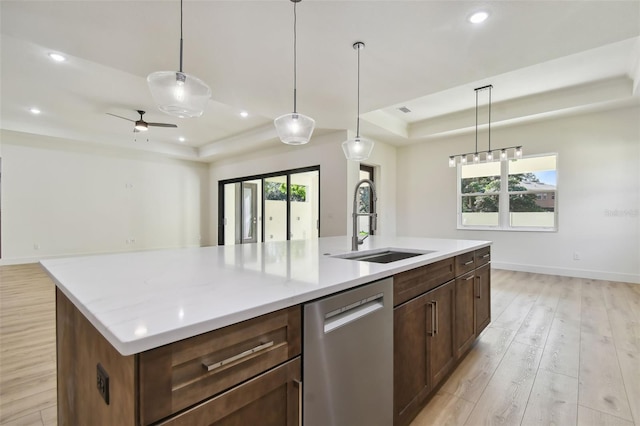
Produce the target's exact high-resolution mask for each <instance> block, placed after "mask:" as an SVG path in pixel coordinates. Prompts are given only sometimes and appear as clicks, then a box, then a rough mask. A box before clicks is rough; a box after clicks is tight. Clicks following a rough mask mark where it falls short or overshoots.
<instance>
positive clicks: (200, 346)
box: [138, 306, 301, 425]
mask: <svg viewBox="0 0 640 426" xmlns="http://www.w3.org/2000/svg"><path fill="white" fill-rule="evenodd" d="M300 309H301V308H300V306H295V307H291V308H287V309H282V310H280V311H277V312H273V313H271V314H267V315H263V316H260V317H257V318H254V319H251V320H248V321H244V322H241V323H238V324H234V325H231V326H228V327H225V328H221V329H219V330H215V331H212V332H209V333H205V334H201V335H199V336H195V337H192V338H189V339H185V340H182V341H179V342H176V343H172V344H169V345H166V346H163V347H160V348H157V349H153V350H150V351H147V352H143V353H141V354H140V355H139V361H138V362H139V377H140V423H141V424H142V425H147V424H150V423H153V422H155V421H158V420H160V419H162V418H164V417H167V416H169V415H171V414H173V413H175V412H177V411H179V410H182V409H184V408H187V407H190V406H192V405H194V404H197V403H198V402H200V401H202V400H204V399H206V398H210V397H211V396H214V395H216V394H219V393H220V392H223V391H225V390H227V389H229V388H231V387H232V386H235V385H237V384H238V383H241V382H243V381H245V380H247V379H250V378H251V377H254V376H257V375H258V374H260V373H262V372H264V371H266V370H268V369H270V368H272V367H274V366H276V365H278V364H281V363H283V362H285V361H287V360H288V359H291V358H293V357H295V356H297V355H299V354H300V349H301V311H300Z"/></svg>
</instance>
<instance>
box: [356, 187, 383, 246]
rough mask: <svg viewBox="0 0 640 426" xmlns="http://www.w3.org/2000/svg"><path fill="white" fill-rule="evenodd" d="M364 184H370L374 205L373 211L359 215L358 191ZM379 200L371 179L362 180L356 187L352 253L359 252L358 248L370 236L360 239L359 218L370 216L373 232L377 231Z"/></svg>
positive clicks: (372, 205)
mask: <svg viewBox="0 0 640 426" xmlns="http://www.w3.org/2000/svg"><path fill="white" fill-rule="evenodd" d="M364 183H368V184H369V188H370V191H371V198H372V200H373V203H372V204H371V207H372V208H371V210H372V211H370V212H369V213H358V189H359V188H360V186H361V185H362V184H364ZM377 200H378V197H377V196H376V187H375V185H374V184H373V182H372V181H371V180H369V179H362V180H361V181H360V182H358V184H357V185H356V189H355V191H354V194H353V215H352V216H353V237H352V238H351V250H352V251H358V246H359V245H360V244H362V243H363V242H364V240H365V239H366V238H367V237H368V235H365V236H364V237H363V238H362V239H360V238H358V217H359V216H368V217H370V218H372V221H371V230H372V231H375V230H376V225H377V224H376V222H377V220H378V213H376V201H377Z"/></svg>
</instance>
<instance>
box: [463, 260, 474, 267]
mask: <svg viewBox="0 0 640 426" xmlns="http://www.w3.org/2000/svg"><path fill="white" fill-rule="evenodd" d="M472 263H473V259H471V260H470V261H468V262H464V266H468V265H471V264H472Z"/></svg>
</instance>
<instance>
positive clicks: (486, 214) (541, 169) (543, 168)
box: [458, 154, 557, 231]
mask: <svg viewBox="0 0 640 426" xmlns="http://www.w3.org/2000/svg"><path fill="white" fill-rule="evenodd" d="M556 163H557V155H556V154H545V155H541V156H535V157H534V156H532V157H526V158H522V159H517V160H516V159H514V160H509V161H502V162H493V163H481V164H467V165H459V166H458V173H459V175H458V176H459V179H458V181H459V185H458V228H459V229H492V230H523V231H554V230H556V229H557V197H556V195H557V184H556V181H557V177H556Z"/></svg>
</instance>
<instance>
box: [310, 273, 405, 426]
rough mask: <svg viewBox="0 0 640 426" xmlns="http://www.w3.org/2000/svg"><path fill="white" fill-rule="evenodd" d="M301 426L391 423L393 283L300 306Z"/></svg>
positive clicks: (388, 281)
mask: <svg viewBox="0 0 640 426" xmlns="http://www.w3.org/2000/svg"><path fill="white" fill-rule="evenodd" d="M303 336H304V337H303V343H304V349H303V361H302V362H303V378H302V380H303V383H304V388H303V420H304V421H303V424H304V426H390V425H392V424H393V278H387V279H384V280H381V281H376V282H373V283H371V284H367V285H364V286H362V287H357V288H355V289H353V290H348V291H345V292H343V293H339V294H337V295H333V296H329V297H327V298H324V299H320V300H318V301H316V302H312V303H307V304H305V305H304V335H303Z"/></svg>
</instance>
